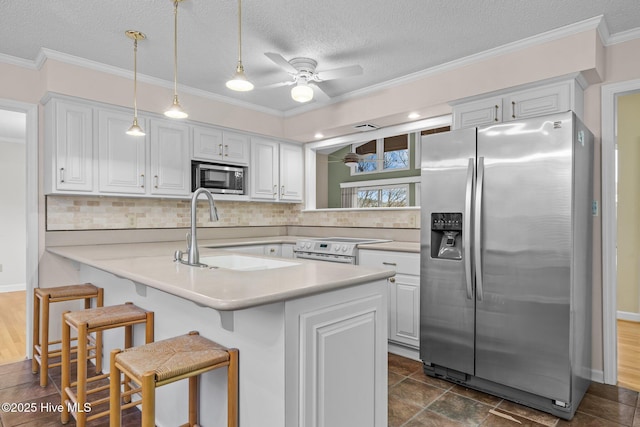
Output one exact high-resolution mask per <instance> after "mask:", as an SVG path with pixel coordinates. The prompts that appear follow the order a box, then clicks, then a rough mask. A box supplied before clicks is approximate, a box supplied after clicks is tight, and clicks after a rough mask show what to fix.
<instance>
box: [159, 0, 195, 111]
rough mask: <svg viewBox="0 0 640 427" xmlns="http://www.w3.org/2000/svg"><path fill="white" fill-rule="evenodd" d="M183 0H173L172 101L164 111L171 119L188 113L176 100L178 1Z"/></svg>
mask: <svg viewBox="0 0 640 427" xmlns="http://www.w3.org/2000/svg"><path fill="white" fill-rule="evenodd" d="M182 1H184V0H173V30H174V31H173V102H172V103H171V106H170V107H169V108H168V109H167V111H165V112H164V115H165V116H167V117H169V118H172V119H186V118H187V117H189V115H188V114H187V113H186V112H185V111H184V109H183V108H182V106H181V105H180V102H179V101H178V3H180V2H182Z"/></svg>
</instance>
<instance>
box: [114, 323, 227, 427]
mask: <svg viewBox="0 0 640 427" xmlns="http://www.w3.org/2000/svg"><path fill="white" fill-rule="evenodd" d="M110 366H111V368H110V371H111V374H110V375H111V378H110V386H111V402H110V407H111V409H110V410H111V415H110V427H120V424H121V414H122V409H124V408H129V407H131V406H134V405H139V404H140V403H142V427H153V426H154V425H155V393H156V390H155V389H156V388H157V387H161V386H163V385H165V384H169V383H172V382H174V381H178V380H181V379H184V378H189V423H188V424H185V425H188V426H195V425H196V424H197V423H198V376H199V375H200V374H202V373H204V372H207V371H211V370H213V369H217V368H221V367H224V366H227V367H228V374H227V426H228V427H237V425H238V350H237V349H228V348H225V347H223V346H221V345H220V344H217V343H215V342H213V341H210V340H208V339H206V338H204V337H201V336H200V335H199V334H198V332H189V334H187V335H181V336H178V337H175V338H169V339H167V340H163V341H157V342H154V343H152V344H146V345H143V346H140V347H134V348H130V349H128V350H124V351H121V350H119V349H116V350H113V351H112V352H111V365H110ZM121 373H123V374H124V383H125V384H127V383H129V381H130V380H132V381H133V382H134V383H135V384H137V385H138V386H139V387H138V388H136V389H134V390H130V391H127V390H125V392H124V393H122V394H121V390H120V379H121V375H120V374H121ZM133 393H141V394H142V400H140V401H135V402H130V403H126V404H124V405H122V402H121V396H122V397H124V398H125V399H126V398H127V397H130V396H131V394H133Z"/></svg>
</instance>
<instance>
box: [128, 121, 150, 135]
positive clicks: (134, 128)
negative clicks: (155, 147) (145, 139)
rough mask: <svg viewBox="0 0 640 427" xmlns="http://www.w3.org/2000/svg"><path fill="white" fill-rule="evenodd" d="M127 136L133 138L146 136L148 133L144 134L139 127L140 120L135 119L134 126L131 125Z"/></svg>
mask: <svg viewBox="0 0 640 427" xmlns="http://www.w3.org/2000/svg"><path fill="white" fill-rule="evenodd" d="M127 135H131V136H145V135H146V133H144V131H143V130H142V128H141V127H140V126H139V125H138V118H137V117H134V118H133V124H132V125H131V127H130V128H129V130H127Z"/></svg>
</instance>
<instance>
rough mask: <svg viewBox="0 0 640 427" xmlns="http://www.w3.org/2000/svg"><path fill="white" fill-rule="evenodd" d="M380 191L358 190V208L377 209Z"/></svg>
mask: <svg viewBox="0 0 640 427" xmlns="http://www.w3.org/2000/svg"><path fill="white" fill-rule="evenodd" d="M379 199H380V190H377V189H371V190H358V207H359V208H375V207H378V206H379V203H380V200H379Z"/></svg>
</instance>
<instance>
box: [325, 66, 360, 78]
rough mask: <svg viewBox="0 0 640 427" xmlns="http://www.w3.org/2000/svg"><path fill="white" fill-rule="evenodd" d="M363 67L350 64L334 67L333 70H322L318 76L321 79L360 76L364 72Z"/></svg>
mask: <svg viewBox="0 0 640 427" xmlns="http://www.w3.org/2000/svg"><path fill="white" fill-rule="evenodd" d="M362 72H363V70H362V67H361V66H359V65H350V66H348V67H342V68H334V69H333V70H327V71H320V72H318V73H316V76H317V77H318V79H319V80H320V81H326V80H333V79H340V78H342V77H351V76H359V75H360V74H362Z"/></svg>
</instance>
